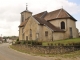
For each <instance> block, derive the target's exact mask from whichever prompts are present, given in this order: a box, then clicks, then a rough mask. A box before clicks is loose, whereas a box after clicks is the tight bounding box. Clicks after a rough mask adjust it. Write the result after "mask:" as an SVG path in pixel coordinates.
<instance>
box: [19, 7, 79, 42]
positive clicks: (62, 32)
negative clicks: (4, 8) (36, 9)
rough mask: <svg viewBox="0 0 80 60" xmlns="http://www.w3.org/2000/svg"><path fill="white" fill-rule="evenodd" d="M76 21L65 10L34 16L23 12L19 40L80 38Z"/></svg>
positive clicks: (28, 12) (27, 11)
mask: <svg viewBox="0 0 80 60" xmlns="http://www.w3.org/2000/svg"><path fill="white" fill-rule="evenodd" d="M76 21H77V20H76V19H75V18H74V17H72V16H71V15H70V14H69V13H68V12H67V11H65V10H64V9H63V8H61V9H58V10H55V11H51V12H47V11H44V12H41V13H38V14H36V15H32V12H30V11H29V10H27V8H26V10H25V11H23V12H21V23H20V25H19V40H37V41H55V40H62V39H68V38H77V37H79V34H78V29H77V28H76Z"/></svg>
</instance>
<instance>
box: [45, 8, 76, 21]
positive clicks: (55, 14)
mask: <svg viewBox="0 0 80 60" xmlns="http://www.w3.org/2000/svg"><path fill="white" fill-rule="evenodd" d="M63 18H70V19H72V20H74V21H77V20H76V19H75V18H73V17H72V16H71V15H70V14H69V13H68V12H66V11H65V10H64V9H58V10H55V11H52V12H49V13H48V14H47V15H46V16H45V17H44V19H45V20H52V19H63Z"/></svg>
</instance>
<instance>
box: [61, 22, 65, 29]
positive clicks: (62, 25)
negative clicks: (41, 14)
mask: <svg viewBox="0 0 80 60" xmlns="http://www.w3.org/2000/svg"><path fill="white" fill-rule="evenodd" d="M61 29H65V22H63V21H62V22H61Z"/></svg>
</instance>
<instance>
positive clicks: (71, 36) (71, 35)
mask: <svg viewBox="0 0 80 60" xmlns="http://www.w3.org/2000/svg"><path fill="white" fill-rule="evenodd" d="M69 29H70V38H73V34H72V27H70V28H69Z"/></svg>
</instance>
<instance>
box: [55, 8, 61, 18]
mask: <svg viewBox="0 0 80 60" xmlns="http://www.w3.org/2000/svg"><path fill="white" fill-rule="evenodd" d="M61 11H62V9H61V10H60V11H59V13H58V15H57V16H56V18H57V17H58V16H59V15H60V13H61Z"/></svg>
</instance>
